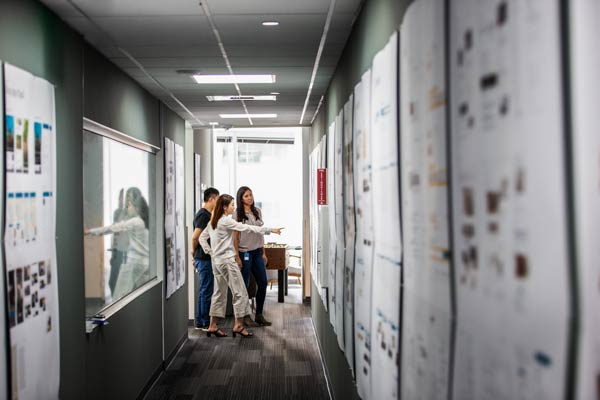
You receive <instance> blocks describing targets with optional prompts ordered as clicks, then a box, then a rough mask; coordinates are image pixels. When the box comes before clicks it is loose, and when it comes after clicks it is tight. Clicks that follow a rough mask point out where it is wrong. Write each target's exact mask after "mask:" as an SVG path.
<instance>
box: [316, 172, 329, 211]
mask: <svg viewBox="0 0 600 400" xmlns="http://www.w3.org/2000/svg"><path fill="white" fill-rule="evenodd" d="M317 204H318V205H320V206H325V205H327V168H319V169H317Z"/></svg>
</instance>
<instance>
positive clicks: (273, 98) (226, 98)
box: [206, 95, 277, 101]
mask: <svg viewBox="0 0 600 400" xmlns="http://www.w3.org/2000/svg"><path fill="white" fill-rule="evenodd" d="M206 98H207V99H208V101H240V100H244V101H268V100H271V101H276V100H277V96H237V95H236V96H206Z"/></svg>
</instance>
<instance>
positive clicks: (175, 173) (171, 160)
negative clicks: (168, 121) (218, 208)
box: [164, 138, 186, 298]
mask: <svg viewBox="0 0 600 400" xmlns="http://www.w3.org/2000/svg"><path fill="white" fill-rule="evenodd" d="M164 151H165V262H166V269H167V274H166V291H167V293H166V297H167V298H169V297H171V295H172V294H173V293H175V292H176V291H177V289H179V288H180V287H181V286H183V284H184V283H185V248H186V246H185V232H184V221H183V213H184V204H185V203H184V202H185V199H184V183H185V182H184V170H183V165H184V163H183V161H184V160H183V146H181V145H179V144H177V143H175V142H173V141H172V140H171V139H169V138H165V150H164Z"/></svg>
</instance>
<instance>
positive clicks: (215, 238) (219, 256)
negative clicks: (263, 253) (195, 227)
mask: <svg viewBox="0 0 600 400" xmlns="http://www.w3.org/2000/svg"><path fill="white" fill-rule="evenodd" d="M233 231H238V232H254V233H262V234H263V235H268V234H269V233H271V231H272V228H269V227H266V226H254V225H247V224H241V223H239V222H237V221H235V220H234V219H233V218H231V217H221V219H219V222H218V223H217V228H216V229H213V227H212V224H210V223H209V224H208V225H207V226H206V229H204V230H203V231H202V233H201V234H200V238H199V239H198V242H199V243H200V246H202V249H203V250H204V252H205V253H206V254H208V255H210V257H211V259H212V262H213V263H216V264H224V263H225V262H226V261H227V260H228V259H230V258H232V257H233V258H235V247H233ZM209 238H210V244H209V243H208V239H209Z"/></svg>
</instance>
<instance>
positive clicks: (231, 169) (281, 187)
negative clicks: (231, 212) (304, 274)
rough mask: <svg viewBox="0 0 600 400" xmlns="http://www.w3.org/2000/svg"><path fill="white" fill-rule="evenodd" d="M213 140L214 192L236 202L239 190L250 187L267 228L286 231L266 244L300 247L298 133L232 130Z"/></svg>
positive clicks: (300, 188)
mask: <svg viewBox="0 0 600 400" xmlns="http://www.w3.org/2000/svg"><path fill="white" fill-rule="evenodd" d="M215 140H216V143H215V146H214V149H215V154H214V159H215V166H214V168H215V185H216V187H217V189H219V190H220V191H221V193H230V194H231V195H233V196H234V197H235V195H236V192H237V189H238V188H239V187H240V186H248V187H249V188H250V189H252V192H253V194H254V199H255V203H256V205H257V207H259V208H261V209H262V212H263V218H264V221H265V224H267V225H270V226H284V227H285V230H284V231H283V234H282V235H281V236H277V235H270V236H267V237H266V238H265V241H267V242H276V243H286V244H288V245H290V246H300V245H301V244H302V129H301V128H253V129H252V128H249V129H230V130H228V131H224V130H223V131H215ZM234 154H235V157H234ZM236 206H237V204H236Z"/></svg>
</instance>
